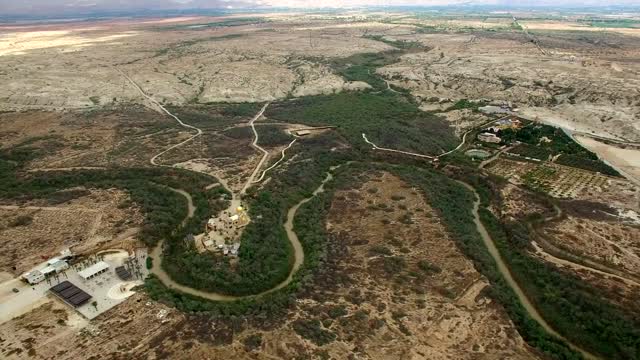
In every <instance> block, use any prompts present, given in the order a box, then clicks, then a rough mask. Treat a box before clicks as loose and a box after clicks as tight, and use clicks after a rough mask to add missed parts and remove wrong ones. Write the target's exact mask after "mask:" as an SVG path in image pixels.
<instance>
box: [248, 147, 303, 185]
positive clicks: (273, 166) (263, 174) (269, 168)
mask: <svg viewBox="0 0 640 360" xmlns="http://www.w3.org/2000/svg"><path fill="white" fill-rule="evenodd" d="M296 140H298V139H293V141H291V142H290V143H289V145H287V147H286V148H284V149H282V156H281V157H280V160H278V161H276V162H275V163H274V164H273V165H271V166H269V167H268V168H267V169H265V170H264V171H263V172H262V175H260V177H259V178H258V180H255V181H254V183H259V182H260V181H262V179H264V177H265V175H267V172H268V171H269V170H271V169H273V168H275V167H276V166H278V164H280V163H281V162H282V160H284V158H285V151H287V150H289V148H290V147H291V146H292V145H293V144H294V143H295V142H296Z"/></svg>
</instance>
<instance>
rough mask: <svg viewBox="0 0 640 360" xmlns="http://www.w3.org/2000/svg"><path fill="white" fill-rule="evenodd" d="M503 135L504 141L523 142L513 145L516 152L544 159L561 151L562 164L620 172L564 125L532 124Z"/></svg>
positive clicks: (609, 173) (502, 133)
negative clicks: (582, 143) (580, 141)
mask: <svg viewBox="0 0 640 360" xmlns="http://www.w3.org/2000/svg"><path fill="white" fill-rule="evenodd" d="M499 135H500V137H501V138H502V141H503V142H504V143H512V142H514V141H519V142H521V143H523V144H522V145H519V146H517V147H516V148H514V149H512V150H511V152H513V153H517V154H520V155H522V156H527V157H531V158H535V159H540V160H547V159H549V158H550V157H551V156H557V155H560V157H559V158H558V159H557V160H556V161H557V162H558V163H559V164H563V165H568V166H573V167H577V168H580V169H584V170H589V171H598V172H600V173H603V174H606V175H611V176H620V174H619V173H618V172H617V171H616V170H615V169H613V168H612V167H610V166H608V165H607V164H605V163H603V162H602V161H600V160H599V159H598V157H597V156H596V155H595V154H594V153H592V152H591V151H589V150H587V149H585V148H583V147H582V146H580V145H579V144H578V143H576V142H575V141H573V139H571V138H570V137H569V136H567V135H566V134H565V133H564V131H562V129H559V128H555V127H553V126H548V125H540V124H535V125H534V124H530V125H528V126H525V127H523V128H521V129H518V130H514V129H505V130H501V131H500V133H499Z"/></svg>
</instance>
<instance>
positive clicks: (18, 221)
mask: <svg viewBox="0 0 640 360" xmlns="http://www.w3.org/2000/svg"><path fill="white" fill-rule="evenodd" d="M32 222H33V216H31V215H20V216H18V217H17V218H15V219H13V221H11V223H10V224H9V226H10V227H19V226H27V225H30V224H31V223H32Z"/></svg>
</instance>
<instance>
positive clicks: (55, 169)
mask: <svg viewBox="0 0 640 360" xmlns="http://www.w3.org/2000/svg"><path fill="white" fill-rule="evenodd" d="M106 169H107V168H106V167H104V166H73V167H61V168H41V169H29V170H27V172H50V171H73V170H106Z"/></svg>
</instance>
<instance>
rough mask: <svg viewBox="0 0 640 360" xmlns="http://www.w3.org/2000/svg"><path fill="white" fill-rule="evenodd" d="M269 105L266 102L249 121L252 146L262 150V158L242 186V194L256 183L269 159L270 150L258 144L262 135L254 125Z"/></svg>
mask: <svg viewBox="0 0 640 360" xmlns="http://www.w3.org/2000/svg"><path fill="white" fill-rule="evenodd" d="M267 106H269V103H266V104H265V105H264V106H263V107H262V109H261V110H260V112H259V113H258V114H256V116H254V117H253V118H252V119H251V121H249V125H251V130H252V131H253V142H252V143H251V147H252V148H254V149H256V150H258V151H260V152H262V158H260V162H258V165H257V166H256V168H255V169H253V172H252V173H251V176H249V178H248V179H247V182H246V183H245V184H244V186H243V187H242V190H240V195H244V194H245V193H246V192H247V189H249V187H250V186H251V184H253V183H254V179H255V178H256V176H257V175H258V172H259V171H260V168H261V167H262V165H263V164H264V162H265V161H266V160H267V157H269V152H268V151H267V150H265V149H264V148H262V146H260V145H258V140H259V139H260V135H258V131H257V130H256V126H255V125H254V123H255V122H256V120H258V119H259V118H260V117H261V116H262V114H264V111H265V110H267Z"/></svg>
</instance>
